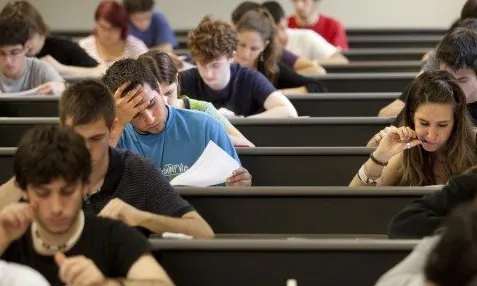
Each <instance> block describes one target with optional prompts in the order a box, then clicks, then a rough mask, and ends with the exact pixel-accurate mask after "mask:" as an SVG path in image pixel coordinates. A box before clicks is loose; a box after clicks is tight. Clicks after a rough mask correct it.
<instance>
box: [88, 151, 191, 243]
mask: <svg viewBox="0 0 477 286" xmlns="http://www.w3.org/2000/svg"><path fill="white" fill-rule="evenodd" d="M114 198H119V199H120V200H122V201H124V202H125V203H127V204H129V205H131V206H133V207H135V208H136V209H139V210H142V211H146V212H149V213H153V214H158V215H165V216H170V217H182V216H183V215H184V214H186V213H188V212H190V211H194V208H193V207H192V206H191V205H190V204H189V203H188V202H187V201H185V200H184V199H182V198H181V197H180V196H179V194H178V193H177V192H176V191H175V190H174V188H173V187H172V186H171V185H170V184H169V181H168V179H167V178H166V177H164V175H162V173H161V171H160V170H159V169H158V168H156V167H155V166H154V163H153V162H152V161H150V160H148V159H145V158H143V157H141V156H139V155H137V154H135V153H133V152H131V151H129V150H124V149H115V148H110V149H109V166H108V171H107V172H106V177H105V178H104V183H103V186H102V187H101V189H100V190H99V191H98V192H96V193H93V194H92V195H91V196H90V197H89V198H87V199H86V201H85V203H84V204H83V210H84V211H85V213H87V214H94V215H97V214H99V212H100V211H101V210H102V209H103V208H104V207H105V206H106V205H107V204H108V203H109V201H111V200H112V199H114ZM146 233H147V234H149V232H148V231H146Z"/></svg>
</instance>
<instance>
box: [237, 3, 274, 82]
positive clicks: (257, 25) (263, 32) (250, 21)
mask: <svg viewBox="0 0 477 286" xmlns="http://www.w3.org/2000/svg"><path fill="white" fill-rule="evenodd" d="M236 30H237V33H240V32H247V31H254V32H257V33H259V34H260V37H261V38H262V40H263V41H264V42H266V41H268V45H267V46H266V47H265V49H264V50H263V52H262V54H261V55H260V57H261V59H260V60H259V65H260V64H261V63H260V62H261V61H262V58H263V67H264V72H265V76H266V77H267V78H268V80H270V81H271V82H272V83H275V80H276V77H277V73H278V65H277V62H278V58H279V56H280V51H279V47H278V41H277V32H276V27H275V22H274V21H273V18H272V16H271V15H270V13H268V11H266V10H265V9H258V10H251V11H248V12H247V13H245V15H243V16H242V18H241V19H240V21H239V22H238V23H237V26H236ZM259 69H260V68H259Z"/></svg>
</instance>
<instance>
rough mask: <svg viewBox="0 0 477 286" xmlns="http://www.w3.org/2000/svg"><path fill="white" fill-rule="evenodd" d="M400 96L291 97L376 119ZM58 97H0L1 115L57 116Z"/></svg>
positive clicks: (313, 108) (307, 105)
mask: <svg viewBox="0 0 477 286" xmlns="http://www.w3.org/2000/svg"><path fill="white" fill-rule="evenodd" d="M399 94H400V93H397V92H382V93H320V94H302V95H288V96H287V97H288V98H289V99H290V101H291V102H292V103H293V105H294V106H295V108H296V110H297V111H298V114H299V115H300V116H312V117H346V116H377V114H378V112H379V110H380V109H381V108H383V107H384V106H386V105H387V104H389V103H390V102H391V101H393V100H394V99H396V98H397V97H398V96H399ZM58 99H59V97H58V96H20V97H19V96H12V97H10V96H0V116H3V117H57V116H58Z"/></svg>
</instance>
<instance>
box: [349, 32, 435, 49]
mask: <svg viewBox="0 0 477 286" xmlns="http://www.w3.org/2000/svg"><path fill="white" fill-rule="evenodd" d="M441 39H442V35H421V36H409V35H393V36H389V35H387V36H381V35H379V36H349V37H348V42H349V46H350V49H354V48H429V49H433V48H435V46H436V45H437V43H438V42H439V41H440V40H441Z"/></svg>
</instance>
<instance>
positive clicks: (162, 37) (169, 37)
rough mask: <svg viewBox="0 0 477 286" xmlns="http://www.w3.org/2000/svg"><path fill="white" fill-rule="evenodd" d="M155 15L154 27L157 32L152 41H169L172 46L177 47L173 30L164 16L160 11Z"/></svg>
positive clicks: (159, 42) (161, 42)
mask: <svg viewBox="0 0 477 286" xmlns="http://www.w3.org/2000/svg"><path fill="white" fill-rule="evenodd" d="M156 15H157V22H156V25H157V26H156V29H157V33H156V35H155V39H154V42H155V44H156V45H160V44H165V43H169V44H171V45H172V46H173V47H174V48H175V47H177V40H176V37H175V35H174V32H173V31H172V29H171V26H170V25H169V22H167V19H166V16H165V15H164V14H162V13H160V12H156Z"/></svg>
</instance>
